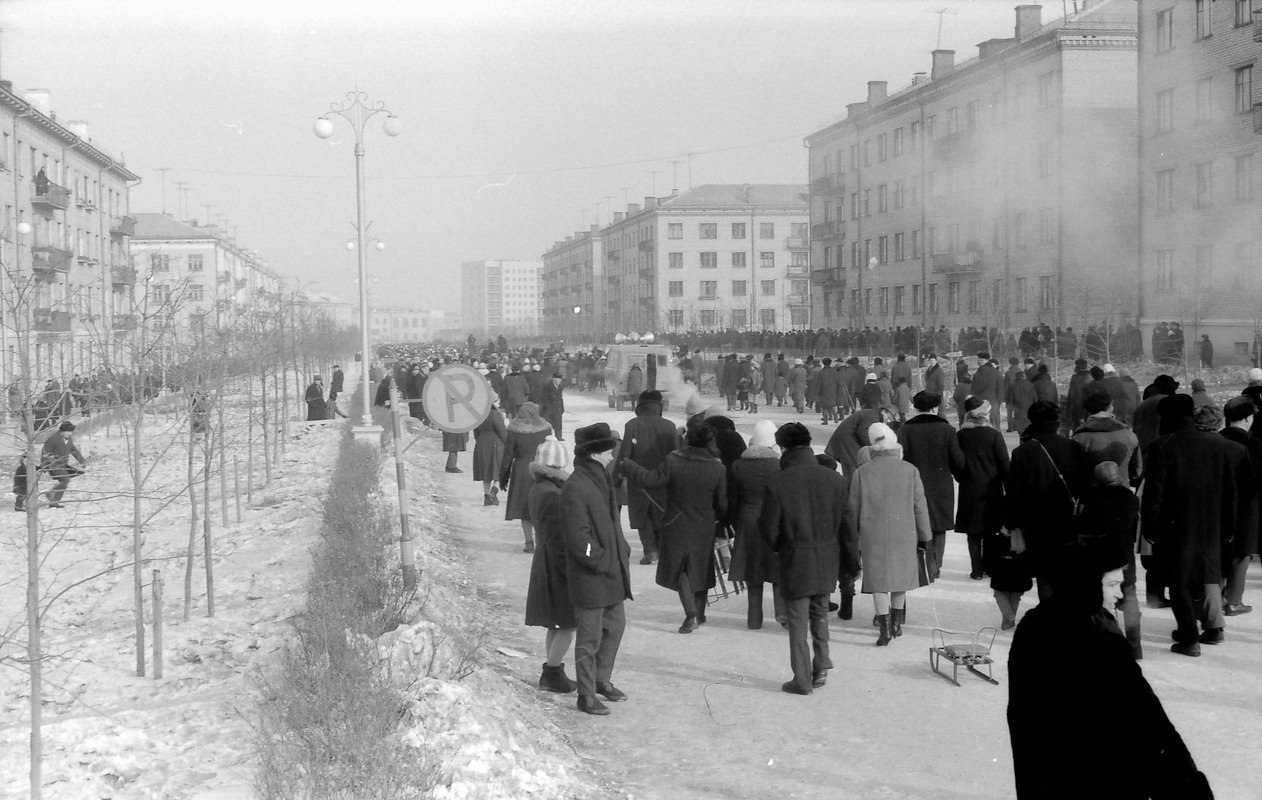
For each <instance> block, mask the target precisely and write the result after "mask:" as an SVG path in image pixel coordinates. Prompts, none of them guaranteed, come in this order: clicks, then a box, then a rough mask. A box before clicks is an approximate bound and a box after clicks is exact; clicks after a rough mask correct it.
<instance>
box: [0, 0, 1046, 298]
mask: <svg viewBox="0 0 1262 800" xmlns="http://www.w3.org/2000/svg"><path fill="white" fill-rule="evenodd" d="M1015 5H1016V2H1014V0H972V1H971V2H969V1H968V0H932V1H930V0H765V2H734V1H727V0H661V1H660V2H659V1H658V0H620V1H619V2H604V1H603V0H586V1H585V2H570V1H569V0H557V1H552V0H532V1H530V2H521V1H518V2H478V1H476V0H461V1H460V2H425V0H408V1H406V2H391V1H390V0H338V2H324V1H323V0H252V2H238V1H237V0H215V1H214V2H206V0H99V2H98V1H96V0H5V2H3V4H0V28H3V31H4V32H3V37H2V38H0V77H2V78H5V79H8V80H12V81H13V84H14V89H15V91H18V92H21V91H22V90H24V89H31V88H45V89H49V90H50V91H51V92H52V105H53V110H54V111H55V112H56V114H57V116H58V119H60V120H73V119H86V120H88V121H89V123H90V126H91V127H90V135H91V138H92V139H93V141H94V142H95V143H96V144H97V145H99V146H101V147H102V148H103V149H105V150H106V151H107V152H110V153H111V154H114V155H116V156H117V155H123V156H125V159H126V163H127V166H128V167H129V168H130V169H131V170H132V171H134V172H135V173H137V174H138V175H140V176H142V178H143V182H142V183H141V184H140V185H139V186H138V187H136V188H135V189H134V190H133V192H132V210H133V211H160V210H162V185H163V178H162V174H161V173H160V172H159V171H158V169H159V168H160V167H168V168H170V170H171V171H170V172H168V173H166V180H165V185H166V209H167V211H168V212H171V213H173V214H174V213H176V212H177V211H178V210H179V209H178V208H177V205H178V203H179V195H178V193H177V189H176V182H177V181H180V182H183V183H185V184H186V185H187V187H188V193H187V202H186V204H185V205H186V212H187V213H186V216H188V217H192V218H197V219H200V220H204V219H206V214H207V212H206V208H205V206H206V205H210V206H212V208H211V209H210V216H211V218H212V219H218V218H219V217H225V218H227V219H229V220H231V222H229V223H228V225H229V226H230V227H233V228H236V232H237V239H238V242H239V243H240V244H241V245H242V246H244V247H247V248H252V249H257V250H258V251H259V253H260V255H261V256H262V257H263V258H264V259H265V260H266V261H267V262H268V264H269V265H270V266H272V267H273V268H275V269H276V270H277V271H279V272H280V273H282V274H284V275H289V276H293V277H294V282H295V283H297V282H299V281H301V282H303V283H306V282H310V281H318V287H317V288H318V289H320V290H323V291H326V292H330V293H333V294H337V295H340V296H343V297H345V298H346V299H348V300H350V299H353V298H354V297H355V296H356V295H355V292H356V287H355V284H354V283H353V282H352V278H353V277H354V256H353V254H351V253H348V252H347V251H346V249H345V246H344V245H345V242H346V240H347V239H349V238H351V237H353V235H354V227H353V223H354V218H355V205H354V200H355V196H354V178H353V176H354V158H353V145H354V136H353V133H352V131H351V129H350V127H349V126H348V125H347V124H346V123H345V122H343V121H342V120H340V119H339V120H337V128H336V131H335V133H334V135H333V137H332V139H330V140H329V141H327V142H326V141H321V140H320V139H317V138H316V137H315V136H314V135H313V134H312V130H311V126H312V123H313V122H314V120H315V118H316V117H317V116H318V115H319V114H321V113H323V112H324V111H326V110H327V109H328V107H329V104H330V103H332V102H335V101H339V100H341V99H343V98H344V97H345V94H346V92H347V91H349V90H350V89H352V88H354V87H355V86H358V87H360V88H361V89H363V90H365V91H367V92H368V93H369V95H370V97H371V98H373V99H379V100H382V101H384V102H385V104H386V106H387V107H388V108H389V110H390V111H392V112H394V113H395V114H397V115H398V116H399V117H401V118H402V120H403V122H404V132H403V134H402V135H401V136H399V137H398V138H393V139H392V138H390V137H388V136H386V135H385V134H384V132H383V131H382V130H381V127H380V125H379V124H378V121H377V120H374V121H372V122H370V123H369V126H368V130H367V133H366V136H365V140H366V142H365V146H366V150H367V173H368V176H369V181H368V194H367V203H368V219H369V220H371V221H372V228H371V233H372V234H374V235H376V236H378V237H379V238H380V239H381V240H382V241H384V242H385V243H386V250H385V251H384V252H381V253H378V252H376V251H375V250H374V251H371V252H372V256H371V259H370V262H369V268H370V270H371V273H372V275H373V276H374V278H373V279H372V281H371V283H372V290H373V292H374V295H373V303H374V304H378V305H417V306H422V307H429V308H445V309H452V310H457V309H459V302H460V301H459V290H460V284H459V264H460V262H461V261H465V260H473V259H483V258H521V259H538V258H540V257H541V255H542V253H543V252H544V251H545V250H546V249H547V248H548V247H549V246H550V245H551V244H552V242H554V241H555V240H557V239H561V238H563V237H564V236H565V235H566V234H568V233H573V232H574V231H575V230H578V229H581V228H583V227H584V226H585V225H586V224H588V223H591V222H597V221H599V222H600V223H602V224H604V223H605V222H607V221H608V220H609V218H610V212H611V210H617V209H620V208H623V207H625V206H624V198H629V199H630V200H631V202H640V200H641V198H643V197H644V196H645V195H649V194H652V193H653V189H654V177H653V176H652V175H651V174H650V172H651V171H654V170H656V171H657V175H656V179H655V180H656V193H657V194H658V195H662V196H664V195H667V194H669V193H670V191H671V189H672V186H673V184H674V183H675V180H676V179H675V177H674V175H675V174H676V172H675V171H676V170H677V175H678V178H677V182H678V188H680V189H681V190H682V189H686V188H688V185H689V180H690V178H691V182H692V183H693V184H695V185H699V184H702V183H747V182H748V183H803V184H805V183H806V180H807V170H806V150H805V148H804V147H803V145H802V138H803V137H804V136H805V135H806V134H808V133H810V132H811V131H813V130H817V129H818V128H820V127H822V126H824V125H826V124H829V123H831V122H834V121H836V120H837V119H839V118H840V117H841V116H842V115H843V114H844V112H845V104H846V103H849V102H855V101H860V100H863V99H864V98H865V96H866V82H867V81H869V80H887V81H889V84H890V86H889V89H890V91H891V92H893V91H896V90H897V89H900V88H902V87H903V86H905V85H907V84H908V83H909V82H910V80H911V76H912V74H913V73H914V72H917V71H927V70H928V69H929V60H930V57H929V51H930V50H932V49H933V48H934V47H935V45H936V42H937V36H938V23H939V19H940V18H939V16H938V15H937V14H935V13H934V12H935V11H938V10H940V9H942V8H944V7H945V8H947V9H948V10H949V12H950V13H948V14H946V15H944V16H942V17H941V19H942V46H943V47H944V48H953V49H955V50H956V52H957V55H956V59H957V61H958V60H963V59H965V58H971V57H972V56H973V55H975V54H976V45H977V43H978V42H981V41H984V40H986V39H990V38H993V37H1001V36H1011V35H1012V27H1013V11H1012V9H1013V7H1014V6H1015ZM1060 16H1061V3H1056V2H1053V3H1048V4H1045V5H1044V20H1045V21H1048V20H1050V19H1052V18H1055V17H1060ZM378 119H380V118H378ZM688 153H693V155H692V156H691V176H689V174H688V173H689V170H688V164H689V157H688V155H687V154H688ZM672 161H677V162H678V164H676V165H672V163H671V162H672ZM504 184H506V185H504ZM606 198H609V199H608V200H607V199H606ZM610 205H612V209H611V208H610Z"/></svg>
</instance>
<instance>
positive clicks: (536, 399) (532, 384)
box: [526, 364, 548, 405]
mask: <svg viewBox="0 0 1262 800" xmlns="http://www.w3.org/2000/svg"><path fill="white" fill-rule="evenodd" d="M547 383H548V379H547V378H546V377H545V376H544V374H543V368H542V367H540V366H539V365H538V364H535V365H534V366H532V367H531V368H530V374H529V375H526V386H527V387H528V390H529V394H530V402H532V403H534V404H535V405H542V404H543V387H544V386H546V385H547Z"/></svg>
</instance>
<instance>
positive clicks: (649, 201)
mask: <svg viewBox="0 0 1262 800" xmlns="http://www.w3.org/2000/svg"><path fill="white" fill-rule="evenodd" d="M655 208H657V198H656V197H646V198H644V210H645V211H652V210H653V209H655Z"/></svg>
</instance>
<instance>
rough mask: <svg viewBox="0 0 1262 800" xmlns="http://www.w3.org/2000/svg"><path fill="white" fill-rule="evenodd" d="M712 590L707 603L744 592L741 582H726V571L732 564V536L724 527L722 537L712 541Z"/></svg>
mask: <svg viewBox="0 0 1262 800" xmlns="http://www.w3.org/2000/svg"><path fill="white" fill-rule="evenodd" d="M713 564H714V577H715V582H714V588H713V589H711V590H710V596H709V602H711V603H713V602H715V601H717V600H726V599H727V598H728V596H729V595H733V594H740V593H741V592H743V591H744V590H745V584H744V583H743V582H741V581H730V582H729V581H728V579H727V571H728V569H729V568H730V567H731V564H732V534H731V532H730V531H729V530H728V529H727V528H726V527H725V528H724V529H723V536H722V537H721V538H719V537H716V538H715V540H714V559H713Z"/></svg>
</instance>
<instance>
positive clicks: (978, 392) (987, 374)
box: [970, 351, 1000, 430]
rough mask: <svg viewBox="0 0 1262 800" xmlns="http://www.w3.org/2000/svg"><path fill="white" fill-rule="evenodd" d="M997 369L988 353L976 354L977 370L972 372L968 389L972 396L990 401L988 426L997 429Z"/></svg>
mask: <svg viewBox="0 0 1262 800" xmlns="http://www.w3.org/2000/svg"><path fill="white" fill-rule="evenodd" d="M999 382H1000V376H999V369H998V367H996V366H995V364H994V362H993V361H991V360H990V353H987V352H985V351H983V352H981V353H978V354H977V370H976V371H975V372H974V373H973V384H972V387H971V389H970V391H971V392H972V394H973V396H974V397H980V398H981V399H983V400H985V401H986V402H987V403H990V426H991V427H992V428H994V429H995V430H999Z"/></svg>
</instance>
